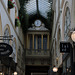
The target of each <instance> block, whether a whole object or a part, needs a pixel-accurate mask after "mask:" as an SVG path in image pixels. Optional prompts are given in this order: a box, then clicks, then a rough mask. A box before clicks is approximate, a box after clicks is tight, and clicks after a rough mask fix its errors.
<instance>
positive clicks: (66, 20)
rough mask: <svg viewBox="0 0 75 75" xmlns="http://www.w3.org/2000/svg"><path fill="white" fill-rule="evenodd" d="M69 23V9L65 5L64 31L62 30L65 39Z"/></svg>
mask: <svg viewBox="0 0 75 75" xmlns="http://www.w3.org/2000/svg"><path fill="white" fill-rule="evenodd" d="M70 25H71V15H70V10H69V8H68V7H67V9H66V14H65V26H64V27H65V28H64V29H65V31H64V37H65V40H67V38H68V32H69V30H70Z"/></svg>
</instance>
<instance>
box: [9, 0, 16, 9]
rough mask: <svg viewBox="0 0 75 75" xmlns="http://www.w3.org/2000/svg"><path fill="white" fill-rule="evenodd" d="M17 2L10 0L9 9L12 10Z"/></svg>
mask: <svg viewBox="0 0 75 75" xmlns="http://www.w3.org/2000/svg"><path fill="white" fill-rule="evenodd" d="M14 4H15V2H12V0H8V8H9V9H11V8H13V7H14V6H15V5H14Z"/></svg>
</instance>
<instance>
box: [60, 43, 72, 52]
mask: <svg viewBox="0 0 75 75" xmlns="http://www.w3.org/2000/svg"><path fill="white" fill-rule="evenodd" d="M70 50H71V44H70V42H60V52H61V53H70Z"/></svg>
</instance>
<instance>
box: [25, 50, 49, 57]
mask: <svg viewBox="0 0 75 75" xmlns="http://www.w3.org/2000/svg"><path fill="white" fill-rule="evenodd" d="M49 55H50V50H49V49H46V50H42V49H26V56H49Z"/></svg>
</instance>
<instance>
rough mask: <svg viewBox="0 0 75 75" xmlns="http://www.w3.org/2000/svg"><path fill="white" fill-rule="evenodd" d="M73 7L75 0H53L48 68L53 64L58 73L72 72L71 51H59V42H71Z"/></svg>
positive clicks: (74, 15)
mask: <svg viewBox="0 0 75 75" xmlns="http://www.w3.org/2000/svg"><path fill="white" fill-rule="evenodd" d="M74 7H75V0H53V10H54V22H53V31H52V38H51V39H52V42H51V47H50V55H51V61H52V63H51V65H52V66H51V67H50V70H52V68H53V66H54V65H55V66H56V67H57V68H58V72H57V74H58V75H71V72H72V65H71V64H72V63H71V62H72V61H71V53H61V52H60V42H62V41H63V42H70V43H71V44H72V42H73V41H72V40H71V31H72V29H74V28H75V25H74V24H75V22H74V18H75V9H74ZM71 51H72V49H71ZM53 55H54V56H53Z"/></svg>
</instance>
